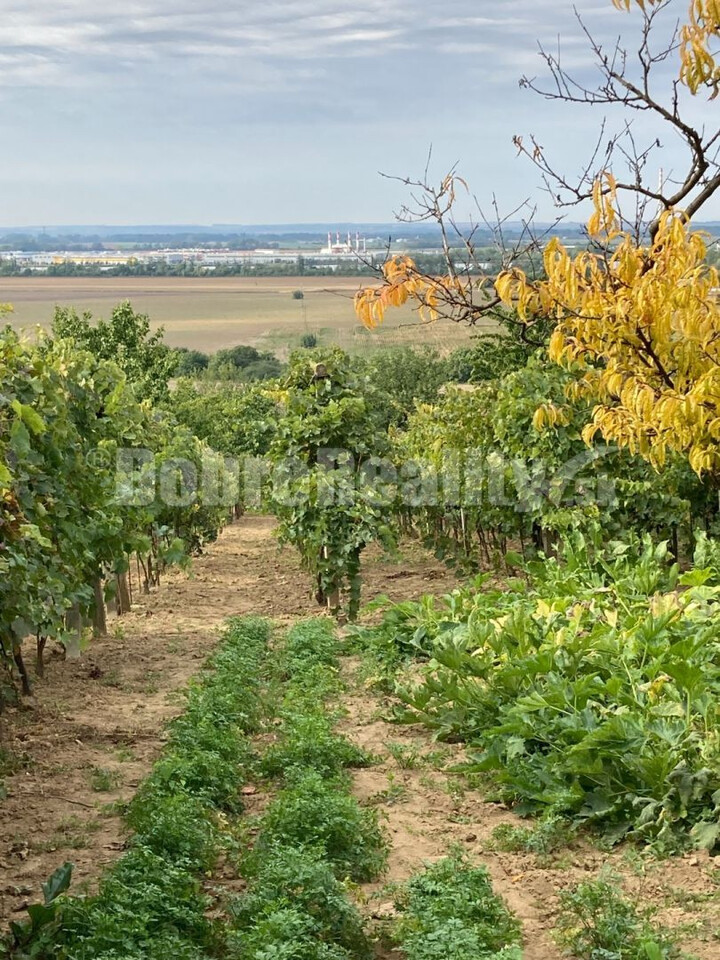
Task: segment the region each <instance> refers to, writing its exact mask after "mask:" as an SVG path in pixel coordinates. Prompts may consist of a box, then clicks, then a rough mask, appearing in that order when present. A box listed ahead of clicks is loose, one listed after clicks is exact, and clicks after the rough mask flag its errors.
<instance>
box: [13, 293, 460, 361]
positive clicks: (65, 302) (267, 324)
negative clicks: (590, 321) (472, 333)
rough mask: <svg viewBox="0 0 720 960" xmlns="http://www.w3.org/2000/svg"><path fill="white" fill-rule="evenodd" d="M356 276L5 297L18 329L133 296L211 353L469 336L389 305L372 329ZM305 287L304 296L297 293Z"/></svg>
mask: <svg viewBox="0 0 720 960" xmlns="http://www.w3.org/2000/svg"><path fill="white" fill-rule="evenodd" d="M357 289H358V281H357V280H355V279H345V278H342V277H337V278H336V277H330V278H303V277H263V278H258V279H252V278H247V277H229V278H220V277H218V278H212V277H210V278H200V279H197V278H187V279H185V278H179V277H178V278H176V277H170V278H150V279H148V278H142V277H127V278H125V277H107V278H104V277H89V278H77V279H76V278H71V277H68V278H58V277H42V276H38V277H21V278H7V279H4V280H3V281H2V290H1V291H0V300H2V301H3V302H6V303H11V304H12V305H13V308H14V312H13V314H12V315H11V317H10V322H11V323H12V325H13V326H14V327H16V328H18V329H28V328H31V327H34V326H36V325H40V326H42V327H47V326H48V325H49V323H50V321H51V319H52V316H53V310H54V307H55V305H61V306H73V307H75V308H76V309H77V310H78V311H79V312H82V311H86V310H87V311H90V312H91V313H92V314H93V315H94V316H107V315H108V313H109V312H110V310H111V309H112V307H113V305H114V304H116V303H119V302H120V301H122V300H131V301H132V303H133V305H134V307H135V309H136V310H139V311H141V312H143V313H147V314H148V315H149V316H150V317H151V319H152V321H153V326H154V327H156V326H163V327H164V328H165V332H166V340H167V342H168V343H169V344H170V345H171V346H175V347H189V348H194V349H197V350H203V351H205V352H214V351H215V350H218V349H222V348H224V347H229V346H233V345H235V344H238V343H247V344H252V345H253V346H257V347H261V348H264V349H268V350H272V351H273V352H276V353H278V354H279V355H280V356H283V355H284V354H286V353H287V352H288V350H290V349H292V348H293V347H295V346H297V345H298V344H299V341H300V338H301V337H302V335H303V334H305V333H315V334H316V335H317V336H318V341H319V342H320V343H322V344H331V343H335V344H339V345H340V346H342V347H344V348H345V349H347V350H351V351H353V352H361V351H365V350H374V349H378V348H381V347H388V346H396V345H402V344H413V345H420V344H430V345H432V346H435V347H437V348H439V349H441V350H443V349H450V348H453V347H455V346H458V345H460V344H462V343H465V342H467V340H468V339H469V332H468V330H467V328H466V327H461V326H459V325H457V324H453V323H450V322H449V321H438V322H437V323H435V324H432V325H427V324H425V325H423V324H421V323H420V321H419V318H418V316H417V314H416V313H415V312H414V311H413V310H412V309H411V308H409V307H405V308H403V309H400V310H396V311H392V312H391V313H390V314H388V317H387V319H386V322H385V324H384V325H383V327H382V328H381V329H380V330H377V331H373V332H370V331H367V330H365V328H364V327H362V326H361V325H360V324H359V323H358V321H357V318H356V317H355V312H354V310H353V299H352V298H353V295H354V293H355V291H356V290H357ZM294 290H302V291H303V293H304V298H303V299H302V300H295V299H293V296H292V292H293V291H294Z"/></svg>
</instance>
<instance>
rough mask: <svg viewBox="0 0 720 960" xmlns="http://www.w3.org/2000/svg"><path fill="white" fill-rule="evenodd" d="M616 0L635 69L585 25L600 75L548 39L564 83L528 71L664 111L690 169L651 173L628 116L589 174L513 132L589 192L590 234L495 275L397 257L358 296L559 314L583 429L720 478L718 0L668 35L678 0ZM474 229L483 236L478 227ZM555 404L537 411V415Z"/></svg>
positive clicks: (379, 308) (601, 145)
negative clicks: (714, 246)
mask: <svg viewBox="0 0 720 960" xmlns="http://www.w3.org/2000/svg"><path fill="white" fill-rule="evenodd" d="M612 3H613V4H614V6H615V7H617V8H618V10H621V11H631V10H632V9H634V8H637V10H636V12H637V14H638V16H639V19H640V25H641V26H640V35H641V39H640V45H639V49H638V54H637V70H636V71H635V72H634V73H633V74H632V75H631V71H630V66H629V63H630V58H629V56H628V54H627V52H626V51H625V50H624V49H622V48H621V47H620V46H619V45H618V46H617V47H616V48H615V49H614V50H612V51H609V52H608V51H606V50H604V49H603V47H602V46H600V45H599V44H598V43H596V42H595V41H594V40H593V39H592V37H591V36H590V34H589V33H588V32H587V31H586V33H587V35H588V38H589V40H590V43H591V46H592V49H593V52H594V54H595V57H596V60H597V62H598V65H599V66H600V69H601V72H602V76H603V80H602V82H601V84H600V86H599V87H598V88H597V89H594V90H590V89H587V88H585V87H583V86H582V85H581V84H579V83H577V82H576V81H574V80H573V79H572V78H571V77H569V76H568V74H566V72H565V71H564V69H563V68H562V67H561V64H560V60H559V57H556V56H555V55H553V54H545V53H543V56H544V59H545V62H546V64H547V66H548V68H549V70H550V74H551V77H552V79H553V84H552V85H551V87H550V88H549V89H547V90H543V89H541V88H539V87H538V86H536V84H535V82H534V81H528V80H525V81H524V83H525V85H526V86H527V87H529V88H531V89H533V90H535V91H536V92H539V93H541V94H542V95H543V96H545V97H546V98H549V99H559V100H564V101H569V102H579V103H588V104H607V105H615V106H621V107H623V108H625V109H626V110H628V111H640V112H642V113H646V114H650V115H652V116H654V117H655V118H656V119H657V120H658V121H659V122H660V123H662V124H663V125H669V127H670V128H671V129H672V130H673V131H674V132H675V133H676V134H678V135H679V136H680V137H681V138H682V140H683V141H684V143H685V145H686V147H687V150H688V166H687V171H686V174H685V176H684V177H683V178H682V179H680V180H675V181H674V182H673V184H672V185H670V184H662V183H661V184H660V185H659V186H653V185H651V184H649V183H648V182H647V178H646V177H645V175H644V173H645V169H646V166H647V160H648V156H649V153H650V149H652V148H647V149H642V148H639V147H638V146H637V144H636V141H635V137H634V133H633V130H632V127H631V125H630V124H626V125H625V126H624V128H623V130H622V132H621V133H620V134H617V135H614V136H610V137H606V134H605V128H604V126H603V129H602V130H601V133H600V137H599V139H598V145H597V147H596V149H595V151H594V153H593V155H592V158H591V160H590V162H589V164H588V166H587V168H586V169H585V171H584V172H583V173H582V175H581V178H580V180H579V181H578V182H577V183H572V182H570V181H569V180H568V179H567V178H566V177H564V176H563V175H562V174H559V173H557V172H556V171H555V169H554V168H553V166H552V165H551V163H550V162H549V161H548V159H547V158H546V155H545V152H544V150H543V149H542V148H541V147H540V146H539V144H538V143H537V142H536V141H535V140H531V142H530V144H528V145H526V144H525V143H524V142H523V140H522V139H521V138H516V141H515V142H516V145H517V146H518V149H519V151H520V152H521V153H523V154H525V155H526V156H528V157H529V158H530V159H531V160H532V161H533V162H534V163H535V164H536V165H537V166H538V168H539V169H540V170H541V172H542V174H543V176H544V178H545V183H546V186H547V187H548V189H549V190H550V191H551V192H552V195H553V197H554V199H555V201H556V203H557V204H558V205H560V206H568V205H572V204H577V203H581V202H585V201H590V202H591V203H592V208H593V213H592V216H591V217H590V219H589V221H588V224H587V234H588V241H589V242H588V248H587V249H586V250H584V251H583V252H581V253H579V254H575V255H571V254H570V253H569V252H568V250H567V249H565V248H564V247H563V245H562V244H561V243H560V242H559V241H558V240H557V239H550V240H549V242H543V243H542V244H540V243H538V242H537V240H536V239H535V238H530V241H529V242H528V244H527V246H526V247H525V250H524V253H525V256H526V260H528V259H529V258H531V255H532V254H533V253H534V252H535V251H536V250H537V249H538V248H539V247H540V246H542V265H541V269H540V270H538V271H536V272H535V273H533V272H532V271H531V270H528V269H527V266H526V265H525V264H523V269H521V268H520V266H518V249H517V248H516V249H515V250H512V251H509V252H508V255H507V256H506V258H505V269H504V270H503V271H502V272H501V273H500V275H499V276H498V277H497V278H495V279H494V280H489V279H488V278H485V277H481V278H478V277H476V276H473V275H471V274H472V271H470V270H468V272H467V274H464V275H463V274H461V273H459V272H458V271H457V269H456V268H453V269H450V270H448V274H447V276H445V277H428V276H424V275H422V274H421V273H420V272H419V271H418V270H417V269H416V268H415V265H414V263H413V261H412V260H410V259H409V258H406V257H405V258H396V259H393V260H390V261H388V263H386V264H385V266H384V270H383V272H384V278H383V280H384V282H383V284H382V285H381V286H380V287H379V288H374V289H368V290H364V291H361V292H360V293H359V294H358V296H357V299H356V308H357V311H358V315H359V316H360V318H361V319H362V320H363V322H364V323H366V324H367V325H368V326H372V325H374V324H376V323H379V322H381V321H382V318H383V314H384V311H385V309H386V308H387V307H389V306H396V305H399V304H401V303H403V302H405V301H406V300H408V299H414V300H415V301H416V302H417V303H418V305H419V307H420V310H421V312H422V314H423V317H424V318H425V319H427V320H433V319H435V318H436V317H438V316H453V317H454V318H455V319H460V320H466V321H467V320H469V321H470V322H475V320H477V318H479V317H481V316H483V315H484V314H486V313H487V312H488V311H492V310H498V308H505V310H506V311H508V312H511V311H512V312H514V313H515V314H516V316H517V319H518V321H519V322H520V323H522V324H524V325H525V329H527V330H532V328H533V326H534V325H535V324H536V323H537V322H538V321H539V320H546V319H547V318H552V319H553V320H554V322H555V328H554V332H553V333H552V336H551V338H550V342H549V353H550V357H551V358H552V359H553V360H554V361H555V362H557V363H559V364H561V365H563V366H566V367H567V368H569V369H572V370H573V371H574V372H576V378H575V380H574V382H573V383H572V385H571V391H572V394H574V395H575V396H582V397H584V398H586V399H589V400H591V401H592V402H593V404H594V407H593V413H592V419H591V421H590V423H589V424H588V425H587V427H586V428H585V431H584V436H585V439H586V441H587V442H588V443H590V442H591V441H592V439H593V438H594V437H595V436H596V435H598V434H599V435H601V436H602V437H603V438H604V439H605V440H606V441H611V442H615V443H617V444H618V445H619V446H622V447H627V448H629V449H630V450H632V451H635V452H638V453H640V454H641V455H642V456H644V457H646V458H647V459H648V460H649V461H651V462H652V463H653V464H654V465H656V466H658V467H659V466H661V465H662V464H663V463H664V461H665V458H666V455H667V454H668V452H669V451H675V452H679V453H681V454H682V455H684V456H687V457H688V459H689V462H690V464H691V465H692V467H693V469H695V470H696V471H697V472H698V473H700V474H710V475H713V476H714V477H715V478H720V277H719V276H718V271H717V269H716V268H713V267H711V266H709V265H708V263H707V259H706V258H707V237H705V236H704V235H703V234H702V233H701V232H699V231H697V230H694V229H693V227H692V217H694V216H695V215H696V214H697V213H698V211H700V210H701V209H702V208H703V206H704V205H705V204H706V203H707V201H708V200H709V199H710V198H711V197H712V196H713V195H714V194H715V193H716V192H717V191H718V190H720V163H719V162H718V152H719V151H720V125H718V123H717V121H716V124H715V128H714V129H711V130H710V132H707V130H706V129H704V128H701V129H697V128H696V127H695V126H693V124H692V123H690V122H689V121H688V120H687V119H686V116H687V104H688V102H690V100H691V98H697V97H703V98H707V100H708V102H709V103H712V102H713V101H714V99H715V98H716V97H717V95H718V93H720V51H719V46H720V0H691V2H690V6H689V9H688V10H687V16H686V20H685V22H684V23H682V24H680V25H679V26H677V27H675V28H674V29H672V30H671V35H670V39H669V40H668V42H667V43H666V44H664V45H662V46H661V48H660V49H656V45H655V44H654V43H653V40H654V36H655V30H656V29H657V28H658V26H659V25H662V24H663V23H664V22H665V21H664V20H663V17H665V18H666V17H667V16H668V13H669V8H670V7H671V6H673V7H675V6H677V0H612ZM671 57H676V58H677V72H676V76H675V78H674V79H673V81H672V83H671V85H670V90H669V93H668V96H667V97H666V99H665V100H663V99H661V98H660V97H659V96H658V95H657V94H656V93H655V89H654V87H655V84H654V78H655V71H656V68H657V66H658V64H660V63H663V62H665V61H667V60H668V59H669V58H671ZM713 109H714V105H713ZM708 116H711V114H709V113H708ZM601 156H602V157H603V162H602V163H601V164H598V163H597V162H596V161H597V158H598V157H601ZM620 160H622V161H623V164H624V165H628V164H629V167H630V173H631V175H630V177H628V178H627V179H622V178H621V177H620V175H619V174H618V173H616V172H615V171H614V170H613V167H614V166H620V163H619V161H620ZM613 161H615V163H614V162H613ZM456 183H457V180H456V178H455V177H454V176H453V175H451V176H450V177H449V178H447V179H446V181H444V182H443V184H442V185H441V189H440V190H439V191H433V190H432V189H431V188H429V187H428V188H426V203H425V208H424V213H425V214H426V216H427V218H433V219H435V220H436V221H438V222H440V221H443V224H446V223H447V221H448V218H449V216H451V208H452V201H453V200H454V191H455V186H456ZM668 188H671V189H668ZM628 200H630V205H629V208H628V202H627V201H628ZM649 213H650V215H648V214H649ZM445 235H446V234H444V236H445ZM467 244H468V249H469V250H470V251H471V250H472V244H471V240H470V241H467ZM551 415H552V411H547V410H540V411H538V415H537V418H536V419H537V426H538V427H541V426H542V425H543V422H544V420H545V419H546V418H547V417H548V416H551Z"/></svg>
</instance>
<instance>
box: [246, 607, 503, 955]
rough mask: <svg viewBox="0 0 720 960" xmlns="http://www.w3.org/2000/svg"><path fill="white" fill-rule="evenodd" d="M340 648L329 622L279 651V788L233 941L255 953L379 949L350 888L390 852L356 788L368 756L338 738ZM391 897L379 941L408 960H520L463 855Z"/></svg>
mask: <svg viewBox="0 0 720 960" xmlns="http://www.w3.org/2000/svg"><path fill="white" fill-rule="evenodd" d="M340 651H341V646H340V644H339V642H338V640H337V638H336V635H335V631H334V629H333V627H332V625H331V623H330V622H329V621H328V620H313V621H307V622H305V623H301V624H298V625H297V626H296V627H294V628H293V629H292V630H291V631H290V633H289V634H288V637H287V642H286V644H285V646H284V648H281V649H280V650H279V651H278V652H277V654H276V658H275V659H276V667H275V677H276V682H277V684H278V686H279V689H280V691H281V692H280V695H279V696H278V709H277V716H278V718H279V720H280V728H279V730H278V736H277V740H276V742H275V743H273V744H272V745H271V746H270V747H269V748H268V750H267V751H266V753H265V755H264V757H263V760H262V768H263V772H264V773H265V774H266V775H267V776H271V777H277V778H279V779H280V780H281V784H282V786H281V789H280V791H279V793H278V794H277V796H276V799H275V801H274V802H273V803H272V804H271V806H270V807H269V809H268V811H267V812H266V814H265V815H264V817H263V819H262V823H261V827H260V833H259V836H258V840H257V843H256V845H255V849H254V851H253V854H252V855H251V857H250V861H251V864H252V866H251V869H250V870H249V871H247V873H249V874H250V875H251V876H252V875H253V873H254V872H256V876H257V881H256V882H257V886H255V887H252V886H251V890H250V895H249V897H246V898H245V900H244V901H241V902H240V904H239V916H240V917H242V919H243V920H244V923H245V929H244V931H243V932H242V933H241V934H240V937H239V941H238V942H239V943H240V945H241V947H242V948H243V951H244V952H243V955H244V956H247V957H251V958H257V960H260V958H265V957H273V958H274V957H278V958H280V957H282V958H285V957H287V958H292V960H351V958H358V960H360V958H369V957H371V956H373V955H374V954H373V943H372V941H373V939H376V931H373V932H372V933H371V935H370V936H369V935H368V933H367V932H366V931H365V930H364V929H363V925H362V920H361V917H360V915H359V913H358V911H357V908H356V907H355V906H354V905H353V904H352V901H351V898H350V894H351V889H348V884H349V885H350V886H351V887H352V885H353V884H357V883H362V882H366V881H373V880H376V879H378V877H379V876H380V875H381V874H382V872H383V868H384V866H385V863H386V859H387V852H388V851H387V843H386V840H385V838H384V837H383V835H382V832H381V831H380V828H379V824H378V819H377V812H376V810H375V809H368V808H363V807H361V806H359V805H358V803H357V801H356V800H355V798H354V797H353V796H352V794H351V781H350V778H349V775H348V770H349V768H350V767H359V766H364V765H366V764H369V763H371V762H372V761H373V758H372V757H370V756H368V755H367V754H365V753H364V752H363V751H361V750H360V749H359V748H358V747H356V746H355V745H354V744H352V743H351V742H350V741H349V740H348V739H347V738H345V737H343V736H340V735H338V734H337V732H336V731H335V729H334V728H335V724H336V722H337V721H338V719H339V716H340V715H339V713H335V714H333V713H332V711H331V709H330V708H329V706H328V705H329V704H330V703H331V702H333V701H337V699H338V697H339V694H340V693H341V690H342V682H341V680H340V677H339V660H338V654H339V653H340ZM253 867H254V870H253ZM299 870H301V871H302V872H301V873H299ZM268 880H270V882H268ZM338 884H339V886H338ZM394 894H395V907H396V910H397V914H398V920H397V921H396V922H395V923H393V924H392V927H391V929H390V930H389V931H387V932H386V934H384V936H383V939H385V938H386V939H387V940H388V941H389V943H388V944H387V945H388V946H393V947H396V948H398V949H399V950H400V952H401V953H402V955H404V956H405V957H406V958H407V960H470V958H472V960H478V958H484V960H520V958H521V948H520V945H519V944H520V927H519V923H518V921H517V919H516V918H515V917H514V916H513V915H512V914H511V913H510V911H508V910H507V908H506V907H505V906H504V904H503V903H502V901H501V900H500V899H499V898H498V897H496V896H495V894H494V893H493V891H492V886H491V883H490V879H489V877H488V874H487V871H486V870H485V869H484V868H482V867H478V868H475V867H473V866H471V865H470V864H469V863H468V862H467V861H466V860H465V858H464V857H463V856H462V855H460V854H454V855H453V856H451V857H448V858H446V859H444V860H442V861H440V862H439V863H437V864H435V865H433V866H431V867H429V868H428V869H427V870H425V871H423V872H422V873H420V874H418V875H417V876H416V877H414V878H413V879H412V880H411V881H410V882H409V883H407V884H403V885H400V886H398V887H396V889H395V891H394ZM299 895H300V896H301V899H299ZM289 897H291V898H295V902H294V903H293V902H288V898H289ZM258 947H260V948H261V949H258Z"/></svg>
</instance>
